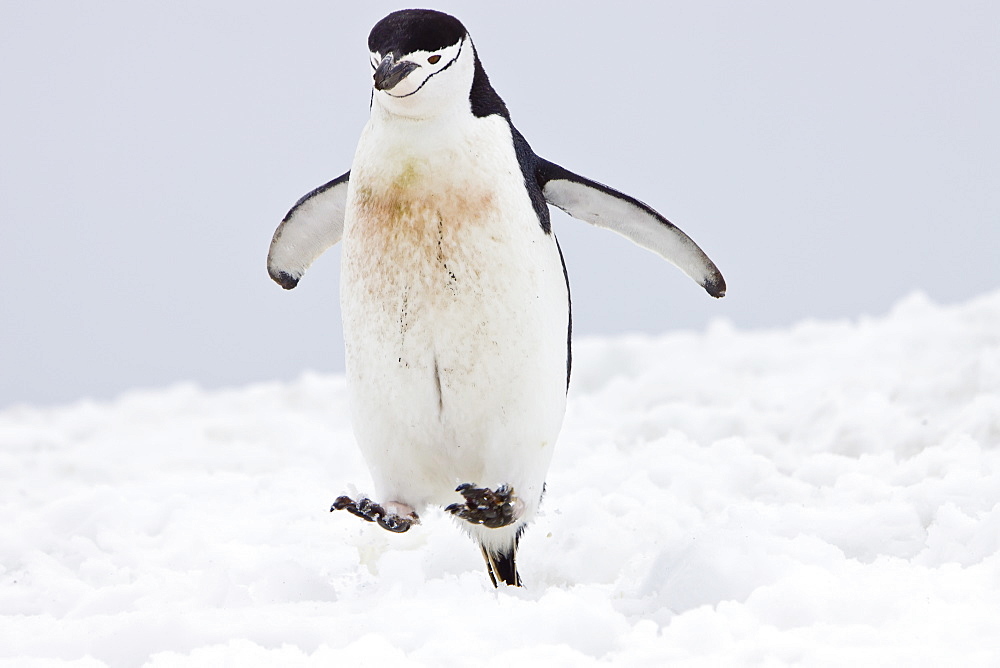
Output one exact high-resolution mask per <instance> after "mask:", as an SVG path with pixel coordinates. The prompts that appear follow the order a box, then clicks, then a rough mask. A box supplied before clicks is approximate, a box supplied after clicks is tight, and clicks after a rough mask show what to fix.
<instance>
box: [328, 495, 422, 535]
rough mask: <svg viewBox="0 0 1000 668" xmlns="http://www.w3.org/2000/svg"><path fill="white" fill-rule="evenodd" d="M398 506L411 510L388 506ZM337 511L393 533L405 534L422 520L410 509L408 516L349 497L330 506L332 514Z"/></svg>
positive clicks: (369, 500) (343, 497)
mask: <svg viewBox="0 0 1000 668" xmlns="http://www.w3.org/2000/svg"><path fill="white" fill-rule="evenodd" d="M386 505H393V506H398V507H399V508H401V509H403V508H406V509H409V507H408V506H403V505H402V504H386ZM335 510H346V511H347V512H349V513H351V514H352V515H357V516H358V517H360V518H361V519H363V520H365V521H366V522H377V523H378V525H379V526H380V527H382V528H383V529H385V530H386V531H391V532H393V533H403V532H404V531H407V530H409V528H410V527H411V526H413V525H414V524H420V518H419V517H417V514H416V513H415V512H413V510H412V509H409V512H407V513H406V514H400V513H398V512H391V511H386V509H385V508H384V507H383V506H382V505H380V504H378V503H375V502H374V501H372V500H371V499H368V498H363V499H359V500H358V501H355V500H354V499H352V498H351V497H349V496H338V497H337V500H336V501H334V502H333V505H332V506H330V512H331V513H332V512H333V511H335Z"/></svg>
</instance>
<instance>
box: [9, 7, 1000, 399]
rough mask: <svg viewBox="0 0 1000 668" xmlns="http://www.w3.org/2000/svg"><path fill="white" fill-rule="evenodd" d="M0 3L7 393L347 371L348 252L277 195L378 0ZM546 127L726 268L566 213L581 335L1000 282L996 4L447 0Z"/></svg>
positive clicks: (563, 228) (494, 75) (780, 316)
mask: <svg viewBox="0 0 1000 668" xmlns="http://www.w3.org/2000/svg"><path fill="white" fill-rule="evenodd" d="M347 4H348V3H339V2H332V1H326V2H304V1H303V2H285V3H264V2H261V3H254V2H239V3H236V2H232V3H203V2H200V1H199V2H193V1H190V2H178V1H172V2H169V3H153V2H124V1H121V2H96V1H95V2H87V3H75V2H68V1H65V2H57V3H38V2H33V1H28V0H25V1H12V0H2V1H0V101H2V106H0V252H2V257H3V271H2V272H0V406H4V405H8V404H10V403H12V402H30V403H40V404H46V403H52V402H64V401H70V400H74V399H77V398H80V397H93V398H99V399H100V398H108V397H113V396H115V395H116V394H118V393H120V392H122V391H124V390H126V389H129V388H133V387H150V386H160V385H165V384H169V383H173V382H177V381H188V380H193V381H196V382H198V383H200V384H202V385H204V386H207V387H219V386H228V385H242V384H244V383H247V382H255V381H263V380H272V379H288V378H293V377H296V376H298V375H299V374H300V373H301V372H302V371H303V370H306V369H313V370H317V371H323V372H330V371H340V370H342V368H343V350H342V339H341V334H340V312H339V304H338V299H339V298H338V294H339V293H338V289H339V288H338V277H339V258H340V252H339V249H337V248H334V249H331V250H330V251H329V252H328V253H327V254H326V255H325V256H323V257H322V258H321V259H320V260H319V261H318V262H317V263H316V265H315V266H314V267H313V268H312V269H311V270H310V271H309V273H308V274H307V275H306V276H305V278H304V279H303V280H302V283H301V284H300V286H299V287H298V288H296V289H295V290H293V291H291V292H286V291H284V290H281V289H280V288H279V287H277V286H276V285H275V284H273V283H272V282H271V281H270V280H269V279H268V277H267V273H266V271H265V266H264V260H265V256H266V253H267V247H268V243H269V242H270V239H271V234H272V232H273V231H274V228H275V226H276V225H277V223H278V221H280V219H281V218H282V216H283V215H284V213H285V212H286V211H287V209H288V208H289V207H290V206H291V205H292V204H293V203H294V202H295V201H296V200H297V199H298V198H299V197H300V196H301V195H302V194H304V193H305V192H307V191H308V190H310V189H312V188H313V187H315V186H317V185H319V184H321V183H324V182H325V181H327V180H329V179H330V178H332V177H334V176H336V175H338V174H340V173H342V172H343V171H345V170H346V169H348V168H349V167H350V163H351V158H352V156H353V153H354V147H355V144H356V141H357V138H358V135H359V133H360V131H361V128H362V127H363V125H364V123H365V121H366V118H367V115H368V101H369V92H368V90H369V86H370V74H369V65H368V54H367V46H366V39H367V35H368V31H369V30H370V29H371V26H372V25H373V24H374V23H375V22H376V21H377V20H378V19H379V18H381V17H382V16H383V15H385V14H386V13H388V12H389V11H392V10H394V9H398V8H401V5H398V4H389V3H385V2H365V3H351V6H347ZM435 6H436V8H438V9H442V10H445V11H449V12H450V13H453V14H455V15H456V16H458V17H459V18H460V19H461V20H462V21H463V22H464V23H465V25H466V27H467V28H468V29H469V30H470V32H471V34H472V37H473V40H474V41H475V44H476V47H477V49H478V51H479V54H480V57H481V59H482V61H483V64H484V66H485V68H486V70H487V72H488V73H489V75H490V78H491V80H492V82H493V84H494V87H495V88H496V89H497V91H498V92H499V93H500V95H501V96H502V97H503V98H504V99H505V100H506V102H507V104H508V106H509V107H510V110H511V113H512V116H513V120H514V123H515V124H516V125H517V126H518V128H519V129H520V130H521V131H522V133H523V134H524V135H525V136H526V137H527V139H528V141H529V142H530V143H531V144H532V146H533V148H534V149H535V151H536V152H537V153H539V154H540V155H542V156H544V157H546V158H548V159H550V160H553V161H555V162H558V163H560V164H563V165H565V166H566V167H568V168H570V169H572V170H574V171H577V172H580V173H582V174H585V175H587V176H589V177H591V178H594V179H596V180H599V181H602V182H604V183H607V184H608V185H611V186H614V187H617V188H619V189H621V190H624V191H626V192H628V193H630V194H632V195H633V196H635V197H637V198H639V199H641V200H643V201H645V202H647V203H648V204H650V205H652V206H653V207H655V208H656V209H658V210H659V211H660V212H661V213H663V214H664V215H666V216H667V217H668V218H670V219H671V220H672V221H674V222H675V223H676V224H677V225H678V226H680V227H681V228H682V229H683V230H685V231H686V232H687V233H688V234H689V235H691V236H692V237H693V238H694V239H695V240H696V241H697V242H698V243H699V244H700V245H701V247H702V248H703V249H704V250H705V251H706V252H707V253H708V254H709V255H710V256H711V257H712V259H713V260H714V261H715V262H716V264H717V265H718V266H719V267H720V269H721V270H722V272H723V273H724V275H725V276H726V279H727V282H728V284H729V294H728V295H727V297H726V298H725V299H723V300H721V301H717V300H714V299H712V298H710V297H708V296H707V295H706V294H705V293H704V292H703V291H702V290H701V289H700V288H699V287H698V286H696V285H695V284H694V283H692V282H691V281H690V280H689V279H687V278H686V277H685V276H684V275H683V274H681V273H680V272H679V271H678V270H677V269H675V268H674V267H672V266H670V265H668V264H667V263H665V262H663V261H662V260H660V259H659V258H657V257H656V256H654V255H652V254H650V253H648V252H647V251H644V250H642V249H639V248H636V247H634V246H632V245H630V244H629V243H628V242H627V241H625V240H624V239H621V238H620V237H617V236H615V235H614V234H612V233H609V232H606V231H602V230H597V229H594V228H590V227H589V226H587V225H586V224H584V223H581V222H578V221H575V220H573V219H570V218H567V217H566V216H563V215H562V214H558V215H555V216H554V221H555V222H554V224H555V229H556V232H557V234H558V235H559V239H560V242H561V243H562V247H563V251H564V253H565V256H566V262H567V265H568V268H569V272H570V281H571V286H572V290H573V301H574V325H575V326H576V331H577V332H578V334H579V335H595V334H613V333H624V332H633V331H645V332H650V333H655V332H662V331H667V330H676V329H695V330H697V329H703V328H704V327H705V326H706V325H707V324H708V323H709V322H711V321H712V320H713V319H718V318H722V319H726V320H729V321H731V322H733V323H734V324H735V325H736V326H738V327H741V328H761V327H778V326H784V325H788V324H790V323H794V322H797V321H800V320H802V319H804V318H823V319H829V318H857V317H862V316H864V315H866V314H878V313H882V312H884V311H886V310H887V309H888V308H889V307H890V306H891V305H892V304H893V303H894V302H895V301H896V300H898V299H899V298H901V297H903V296H904V295H906V294H908V293H910V292H912V291H914V290H922V291H924V292H926V293H928V294H929V295H930V296H931V297H932V298H933V299H935V300H938V301H943V302H956V301H961V300H964V299H966V298H968V297H971V296H974V295H978V294H981V293H983V292H987V291H990V290H994V289H997V288H998V287H1000V129H998V123H997V119H998V118H1000V3H996V2H951V3H939V2H934V3H932V2H876V3H872V2H838V3H822V4H820V3H801V2H791V1H789V2H767V3H763V2H761V3H747V2H714V3H693V2H660V3H645V2H644V3H635V4H630V3H615V7H614V8H611V6H610V4H609V3H596V2H595V3H585V2H544V3H542V2H537V1H533V2H506V3H502V4H501V3H468V4H465V3H458V2H440V3H437V4H436V5H435Z"/></svg>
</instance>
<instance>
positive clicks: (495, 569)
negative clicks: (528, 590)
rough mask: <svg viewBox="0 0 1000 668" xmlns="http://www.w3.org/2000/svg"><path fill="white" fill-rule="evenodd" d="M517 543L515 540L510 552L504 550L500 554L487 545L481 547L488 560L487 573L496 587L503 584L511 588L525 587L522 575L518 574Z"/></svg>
mask: <svg viewBox="0 0 1000 668" xmlns="http://www.w3.org/2000/svg"><path fill="white" fill-rule="evenodd" d="M518 538H520V534H518ZM517 542H518V541H517V540H516V539H515V541H514V544H513V545H511V546H510V549H509V550H504V549H502V550H500V551H499V552H494V551H493V550H490V549H489V548H487V547H486V546H485V545H480V546H479V549H480V550H482V553H483V559H485V560H486V572H487V573H488V574H489V576H490V580H491V581H492V582H493V586H494V587H499V586H500V583H501V582H503V583H504V584H505V585H508V586H510V587H523V586H524V585H523V584H522V583H521V575H520V574H519V573H518V572H517V561H516V557H517Z"/></svg>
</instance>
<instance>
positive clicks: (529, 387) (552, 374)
mask: <svg viewBox="0 0 1000 668" xmlns="http://www.w3.org/2000/svg"><path fill="white" fill-rule="evenodd" d="M479 123H480V124H481V126H482V128H485V129H486V130H487V131H488V132H494V133H499V134H501V137H500V139H502V138H503V137H502V133H503V132H504V131H505V127H502V126H500V125H498V124H490V123H486V122H485V121H479ZM506 132H507V142H508V144H507V145H508V146H509V145H510V144H509V130H507V131H506ZM372 134H375V133H373V132H369V131H367V130H366V133H365V134H363V135H362V143H361V144H360V145H359V148H358V156H357V157H356V160H355V164H354V166H353V168H352V174H351V190H350V192H349V195H348V206H347V212H346V217H345V228H344V239H343V244H344V249H343V259H342V275H341V305H342V315H343V323H344V341H345V347H346V363H347V378H348V384H349V391H350V396H351V409H352V417H353V424H354V431H355V435H356V438H357V440H358V445H359V446H360V449H361V451H362V453H363V455H364V457H365V459H366V462H367V463H368V466H369V469H370V471H371V474H372V477H373V481H374V483H375V487H376V490H375V491H376V493H377V495H378V498H379V499H381V500H382V501H384V502H387V501H396V502H400V503H405V504H406V505H409V506H411V507H413V508H415V509H417V510H418V512H419V510H420V509H421V508H423V507H424V506H426V505H427V504H441V505H444V504H448V503H452V502H455V501H459V500H461V499H460V497H459V495H458V494H456V492H455V487H456V486H457V485H459V484H461V483H466V482H471V483H475V484H477V485H482V486H489V487H494V488H495V487H498V486H500V485H502V484H508V485H511V486H512V487H513V488H514V491H515V493H516V494H517V495H518V497H519V498H520V499H521V501H522V502H523V503H524V513H523V515H522V516H521V518H520V519H521V520H522V522H519V524H521V523H523V521H528V520H530V519H531V516H532V515H533V514H534V512H535V510H536V508H537V506H538V502H539V500H540V497H541V494H542V489H543V484H544V479H545V474H546V471H547V469H548V465H549V461H550V459H551V457H552V452H553V448H554V446H555V441H556V437H557V436H558V433H559V429H560V426H561V424H562V418H563V414H564V412H565V403H566V373H567V369H566V362H567V328H568V318H569V304H568V294H567V286H566V281H565V275H564V272H563V267H562V261H561V258H560V255H559V251H558V248H557V246H556V242H555V239H554V237H553V236H552V235H550V234H546V233H545V232H544V231H543V230H542V228H541V226H540V224H539V221H538V217H537V215H536V214H535V212H534V210H533V208H532V206H531V202H530V199H529V197H528V195H527V191H526V190H525V188H524V183H523V177H522V175H521V172H520V170H519V168H518V165H517V162H516V158H515V156H514V153H513V150H512V149H511V150H510V151H509V152H504V151H497V152H496V153H497V154H496V155H489V154H486V155H484V154H483V152H482V151H480V150H473V149H472V147H473V146H482V145H483V144H482V141H483V137H481V136H478V137H477V136H473V137H469V138H468V141H465V142H457V143H456V144H453V145H451V146H450V147H449V146H448V145H447V144H445V146H443V147H442V146H441V144H440V143H438V144H436V145H435V146H436V149H435V150H433V151H427V152H426V153H422V152H420V151H419V150H418V151H409V152H408V151H407V150H404V149H400V148H398V147H396V148H395V149H393V143H392V142H391V141H388V140H387V138H386V137H385V136H382V137H372V136H371V135H372ZM366 139H367V140H368V142H367V144H366ZM487 139H489V137H488V138H487ZM407 146H408V145H407ZM380 149H381V150H382V152H383V153H385V155H382V156H373V155H372V154H377V153H379V152H380ZM505 153H509V155H507V154H505ZM365 158H367V159H365ZM373 158H381V159H373ZM374 164H377V165H380V167H379V168H377V169H376V168H372V167H371V165H374Z"/></svg>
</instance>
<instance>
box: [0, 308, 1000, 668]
mask: <svg viewBox="0 0 1000 668" xmlns="http://www.w3.org/2000/svg"><path fill="white" fill-rule="evenodd" d="M352 484H357V485H358V486H359V487H360V488H361V489H364V488H365V487H366V486H367V485H368V475H367V472H366V470H365V468H364V466H363V463H362V461H361V459H360V456H359V454H358V453H357V451H356V448H355V445H354V442H353V437H352V435H351V430H350V425H349V421H348V418H347V414H346V406H345V386H344V380H343V378H342V377H340V376H325V375H315V374H313V375H306V376H303V377H302V378H301V379H299V380H298V381H296V382H291V383H272V384H261V385H253V386H249V387H245V388H239V389H232V390H227V391H211V392H208V391H204V390H201V389H199V388H198V387H196V386H194V385H178V386H173V387H169V388H164V389H154V390H144V391H132V392H130V393H128V394H125V395H123V396H121V397H119V398H118V399H117V400H115V401H113V402H106V403H96V402H92V401H79V402H77V403H74V404H71V405H66V406H61V407H56V408H39V407H33V406H30V405H19V406H14V407H11V408H8V409H6V410H5V411H3V412H2V413H0V509H2V516H3V518H4V522H5V524H6V526H7V528H6V530H5V531H4V537H3V540H2V541H0V664H3V665H11V666H14V665H17V666H48V665H73V666H80V667H87V668H89V667H91V666H140V665H147V666H152V667H156V668H161V667H167V666H170V667H173V666H223V665H238V666H278V665H280V666H293V667H294V666H318V665H350V666H365V665H370V666H384V665H416V666H435V665H445V664H446V662H447V663H453V662H455V661H457V660H462V659H465V660H469V659H471V660H475V661H480V660H483V659H484V658H488V659H489V662H490V664H491V665H525V666H530V665H551V666H596V665H621V666H654V665H665V664H668V663H669V664H670V665H689V666H719V665H770V666H779V665H809V666H841V665H847V664H850V663H856V664H860V665H907V666H921V665H926V666H940V665H962V666H988V665H996V662H997V661H998V657H1000V614H998V613H1000V292H995V293H991V294H987V295H984V296H981V297H979V298H976V299H973V300H971V301H968V302H967V303H964V304H960V305H956V306H940V305H936V304H933V303H931V302H930V301H928V300H927V299H926V298H925V297H922V296H920V295H913V296H911V297H909V298H907V299H905V300H903V301H902V302H900V303H899V304H897V305H896V307H894V308H893V310H892V311H891V312H890V313H888V314H887V315H885V316H883V317H878V318H865V319H861V320H859V321H842V322H804V323H801V324H799V325H797V326H795V327H793V328H790V329H783V330H769V331H737V330H736V329H734V328H733V327H732V326H731V325H728V324H727V323H725V322H716V323H715V324H713V325H712V326H710V327H709V328H708V330H707V331H705V332H678V333H670V334H666V335H663V336H659V337H648V336H623V337H618V338H611V339H589V340H582V341H578V342H577V346H576V355H575V370H574V382H573V387H572V390H571V392H570V402H569V410H568V414H567V417H566V422H565V427H564V430H563V433H562V436H561V440H560V444H559V448H558V451H557V454H556V456H555V459H554V461H553V465H552V470H551V473H550V476H549V481H548V493H547V495H546V499H545V503H544V504H543V513H542V516H541V517H540V518H539V520H538V522H537V523H536V524H535V525H533V526H532V527H531V528H530V529H529V531H528V533H527V534H526V535H525V538H524V541H523V544H522V549H521V553H520V565H521V570H522V575H523V577H524V579H525V582H526V584H527V587H525V588H524V589H512V588H504V589H502V590H494V589H493V587H492V586H491V585H490V584H489V581H488V578H487V576H486V572H485V568H484V566H483V564H482V561H481V558H480V556H479V554H478V550H477V549H476V548H475V547H474V546H473V544H472V543H471V542H470V541H468V539H467V538H465V537H464V535H462V533H461V532H460V531H459V530H458V528H457V527H456V526H455V525H454V524H453V521H452V520H451V519H450V518H446V517H445V516H444V515H443V514H442V513H441V512H436V513H430V514H427V515H425V516H424V517H423V523H422V524H421V525H420V526H419V527H416V528H415V529H414V530H411V531H410V532H409V533H406V534H402V535H392V534H389V533H388V532H385V531H383V530H381V529H379V528H377V527H375V526H374V525H367V524H364V523H362V522H360V521H358V520H357V519H356V518H353V517H351V516H349V515H347V514H346V513H335V514H330V513H328V512H327V509H328V508H329V505H330V503H331V502H332V501H333V499H334V498H335V497H336V496H337V495H338V494H340V493H342V492H344V491H346V490H348V489H349V486H350V485H352Z"/></svg>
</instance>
